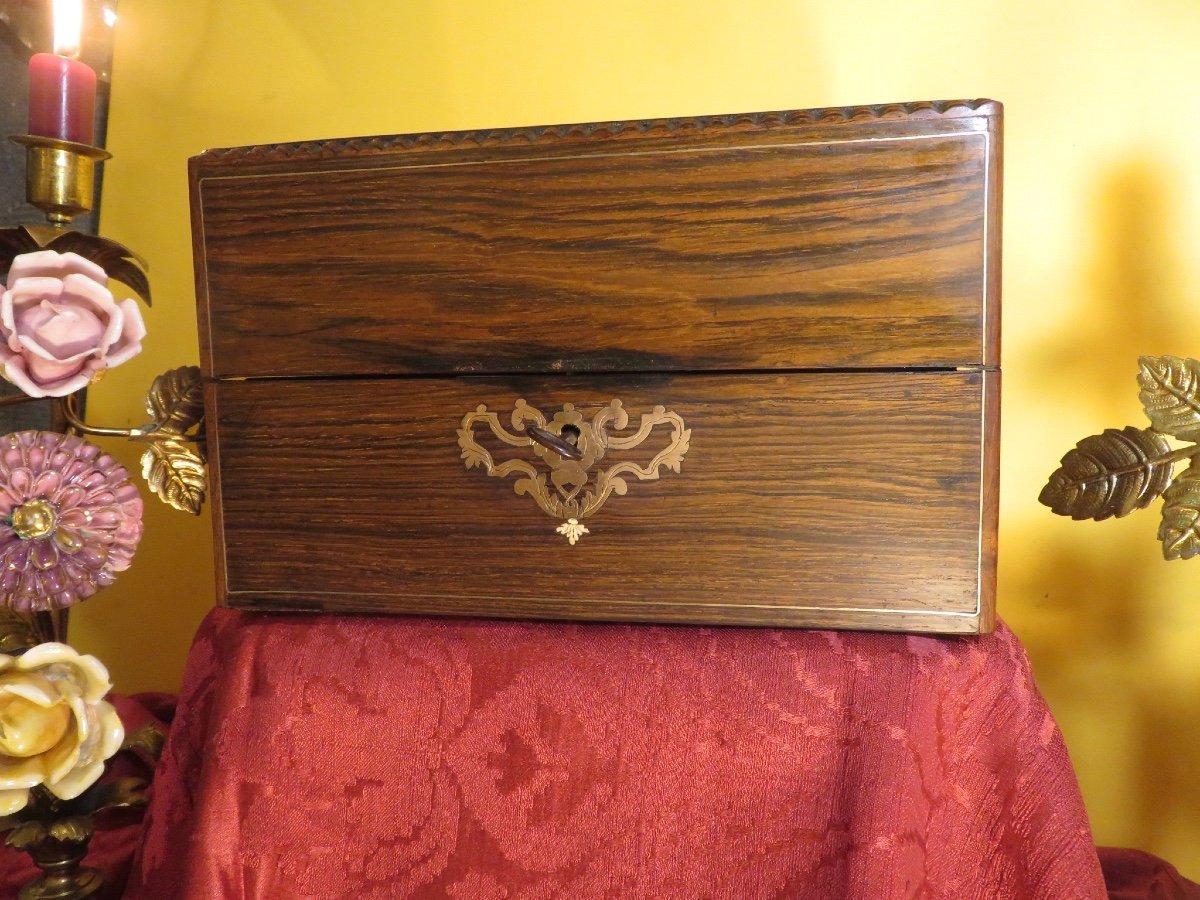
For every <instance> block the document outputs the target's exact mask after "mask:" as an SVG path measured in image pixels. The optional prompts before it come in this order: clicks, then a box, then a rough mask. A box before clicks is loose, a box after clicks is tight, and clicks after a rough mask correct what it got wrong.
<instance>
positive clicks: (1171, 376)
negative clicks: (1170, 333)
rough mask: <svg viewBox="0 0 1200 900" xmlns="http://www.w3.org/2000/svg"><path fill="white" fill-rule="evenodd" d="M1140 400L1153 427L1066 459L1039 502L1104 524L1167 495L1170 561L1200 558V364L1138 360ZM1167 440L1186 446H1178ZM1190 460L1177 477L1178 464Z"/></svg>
mask: <svg viewBox="0 0 1200 900" xmlns="http://www.w3.org/2000/svg"><path fill="white" fill-rule="evenodd" d="M1138 369H1139V371H1138V387H1139V388H1140V391H1139V394H1138V397H1139V399H1140V400H1141V403H1142V408H1143V410H1145V413H1146V416H1147V417H1148V418H1149V419H1150V427H1149V428H1137V427H1135V426H1132V425H1130V426H1126V427H1125V428H1121V429H1117V428H1109V429H1106V430H1105V431H1103V432H1102V433H1100V434H1094V435H1091V436H1089V437H1086V438H1084V439H1083V440H1081V441H1080V442H1079V443H1078V444H1076V445H1075V448H1074V449H1073V450H1071V451H1069V452H1068V453H1067V454H1066V456H1064V457H1063V458H1062V462H1061V463H1060V465H1059V468H1058V469H1056V470H1055V471H1054V473H1053V474H1052V475H1051V476H1050V480H1049V481H1048V482H1047V483H1046V486H1045V487H1044V488H1042V492H1041V494H1040V495H1039V496H1038V500H1039V501H1040V502H1041V503H1042V504H1044V505H1045V506H1048V507H1050V509H1051V510H1052V511H1054V512H1055V513H1057V514H1058V515H1060V516H1070V517H1071V518H1072V519H1094V520H1096V521H1100V520H1102V519H1108V518H1111V517H1114V516H1116V517H1120V516H1125V515H1128V514H1129V513H1131V512H1133V511H1134V510H1135V509H1142V508H1143V507H1146V506H1149V505H1150V504H1151V503H1152V502H1153V501H1154V500H1155V499H1157V498H1158V497H1160V496H1161V497H1162V498H1163V508H1162V522H1161V523H1160V525H1159V528H1158V539H1159V540H1160V541H1162V547H1163V556H1164V557H1165V558H1166V559H1191V558H1192V557H1193V556H1195V555H1197V554H1198V553H1200V460H1198V457H1200V362H1198V361H1196V360H1194V359H1181V358H1179V357H1176V356H1143V357H1141V358H1139V359H1138ZM1168 438H1174V439H1175V440H1177V441H1185V442H1187V444H1186V445H1185V446H1183V447H1174V446H1173V445H1172V444H1171V442H1170V441H1169V440H1168ZM1184 460H1188V461H1189V464H1188V467H1187V468H1186V469H1184V470H1183V471H1182V472H1180V473H1179V474H1178V475H1176V474H1175V465H1176V463H1179V462H1182V461H1184Z"/></svg>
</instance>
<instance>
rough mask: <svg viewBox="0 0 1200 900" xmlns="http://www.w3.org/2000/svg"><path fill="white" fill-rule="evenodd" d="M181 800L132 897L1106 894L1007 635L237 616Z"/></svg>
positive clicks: (1054, 740) (198, 683)
mask: <svg viewBox="0 0 1200 900" xmlns="http://www.w3.org/2000/svg"><path fill="white" fill-rule="evenodd" d="M156 789H157V791H158V792H159V793H158V798H157V799H156V802H155V804H154V806H153V807H152V809H151V819H150V821H149V823H148V833H147V837H146V843H145V845H144V848H143V857H142V860H141V866H140V869H138V870H136V871H135V875H134V883H133V885H132V886H131V889H130V891H129V893H128V894H127V896H129V897H135V898H137V897H161V896H180V897H185V898H207V897H213V896H221V897H223V898H230V900H243V898H244V900H250V898H253V900H266V898H276V897H289V898H317V897H323V898H324V897H342V896H355V897H367V898H391V897H412V898H434V897H439V898H443V897H455V898H475V900H478V898H507V897H512V898H516V897H520V898H552V897H571V898H593V897H617V898H656V900H658V898H689V900H690V898H699V897H714V898H738V900H742V898H759V897H764V898H765V897H800V898H814V900H815V898H822V900H825V898H829V897H840V898H841V897H844V898H864V900H865V898H871V900H877V898H891V897H910V896H925V897H934V898H948V900H949V898H953V900H984V898H989V900H990V898H994V897H1028V898H1046V900H1051V898H1053V900H1059V898H1062V897H1081V898H1089V897H1096V898H1101V897H1104V896H1105V892H1104V887H1103V882H1102V880H1101V875H1100V871H1099V866H1098V863H1097V857H1096V852H1095V849H1094V847H1093V846H1092V840H1091V835H1090V833H1089V830H1088V827H1087V820H1086V816H1085V814H1084V811H1083V806H1082V802H1081V800H1080V797H1079V792H1078V787H1077V785H1076V782H1075V778H1074V774H1073V772H1072V770H1071V767H1070V762H1069V760H1068V759H1067V756H1066V751H1065V749H1064V748H1063V745H1062V741H1061V738H1060V735H1059V733H1058V730H1057V728H1056V727H1055V725H1054V722H1053V720H1052V719H1051V718H1050V716H1049V713H1048V712H1047V710H1046V707H1045V704H1044V703H1043V701H1042V700H1041V698H1040V696H1039V695H1038V693H1037V690H1036V688H1035V687H1034V685H1033V681H1032V677H1031V675H1030V671H1029V666H1028V662H1027V661H1026V659H1025V657H1024V654H1023V651H1022V650H1021V648H1020V645H1019V644H1018V643H1017V642H1016V640H1015V639H1014V638H1013V637H1012V635H1011V634H1010V633H1008V632H1007V631H1006V630H1004V629H1001V630H1000V631H999V632H997V633H996V634H995V635H991V636H987V637H983V638H979V639H974V640H967V639H933V638H919V637H904V636H901V635H871V634H852V633H847V634H833V633H829V632H802V631H773V630H768V629H704V628H671V627H648V626H618V625H574V624H544V623H542V624H539V623H511V622H509V623H506V622H476V621H449V620H432V619H419V618H411V619H379V618H355V619H344V618H335V617H330V618H319V619H312V618H305V617H286V616H283V617H269V618H265V617H254V616H247V615H244V614H240V613H237V612H233V611H229V610H216V611H214V612H213V613H212V614H211V615H210V617H209V618H208V620H207V621H206V623H205V625H204V626H203V628H202V629H201V632H200V635H199V637H198V640H197V643H196V646H195V649H194V651H193V656H192V659H191V662H190V667H189V674H188V679H187V681H186V683H185V685H184V693H183V696H182V697H181V703H180V718H177V719H176V722H175V725H174V728H173V732H172V741H171V744H170V746H169V747H168V753H167V756H166V758H165V762H164V767H163V769H162V770H161V774H160V776H159V779H158V781H157V783H156ZM189 848H190V849H189Z"/></svg>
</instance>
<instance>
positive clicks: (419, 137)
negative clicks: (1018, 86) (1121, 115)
mask: <svg viewBox="0 0 1200 900" xmlns="http://www.w3.org/2000/svg"><path fill="white" fill-rule="evenodd" d="M998 107H999V104H997V103H996V102H995V101H994V100H987V99H975V100H924V101H915V102H910V103H882V104H877V105H874V106H841V107H830V108H823V109H797V110H784V111H774V112H756V113H735V114H729V115H716V116H690V117H682V118H673V119H639V120H631V121H627V122H587V123H581V124H574V125H550V126H536V127H529V128H497V129H487V130H475V131H444V132H427V133H418V134H394V135H380V136H377V137H356V138H335V139H331V140H324V141H301V142H298V143H293V144H258V145H253V146H248V147H229V148H224V149H215V150H208V151H206V152H205V153H203V154H201V156H199V157H198V158H197V159H198V160H199V162H200V163H201V164H203V163H213V162H219V163H222V164H224V163H239V164H240V163H248V162H286V161H290V160H296V161H301V160H319V159H330V158H334V157H337V158H346V157H351V156H359V155H362V156H369V155H371V154H374V153H382V152H386V151H388V150H392V149H396V148H401V149H405V150H412V149H420V148H428V149H436V148H438V147H447V146H456V145H460V144H474V145H476V146H479V147H495V146H502V145H506V144H517V145H520V144H535V143H548V142H553V141H557V140H564V139H569V138H579V137H589V136H592V135H597V136H608V137H617V136H619V135H622V134H626V133H629V132H638V133H641V134H646V133H662V134H667V135H671V134H677V133H680V132H701V131H704V130H705V129H706V128H712V127H721V128H730V127H736V126H739V125H741V126H748V127H759V128H772V127H781V126H789V125H842V124H849V123H855V122H864V121H872V120H879V121H887V120H895V119H933V118H940V117H946V118H956V117H962V116H970V115H977V114H980V113H981V112H989V111H991V108H998ZM985 108H986V109H985Z"/></svg>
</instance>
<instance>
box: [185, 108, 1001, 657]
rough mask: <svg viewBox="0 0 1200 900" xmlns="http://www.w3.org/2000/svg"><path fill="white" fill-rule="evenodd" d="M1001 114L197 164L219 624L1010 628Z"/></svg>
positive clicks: (915, 112) (740, 118)
mask: <svg viewBox="0 0 1200 900" xmlns="http://www.w3.org/2000/svg"><path fill="white" fill-rule="evenodd" d="M1000 122H1001V111H1000V106H999V104H997V103H994V102H991V101H953V102H941V103H914V104H898V105H890V106H878V107H854V108H846V109H833V110H809V111H799V112H782V113H759V114H750V115H731V116H715V117H704V118H694V119H672V120H661V121H639V122H618V123H608V124H591V125H571V126H561V127H551V128H528V129H524V128H523V129H513V130H504V131H478V132H459V133H451V134H420V135H400V136H393V137H377V138H359V139H351V140H335V141H321V142H313V143H301V144H292V145H279V146H265V147H244V148H238V149H231V150H214V151H209V152H207V153H205V154H203V155H201V156H199V157H197V158H195V159H193V160H192V164H191V184H192V209H193V226H194V236H195V260H196V278H197V289H198V296H199V309H200V331H201V335H202V338H201V343H202V368H203V371H204V375H205V378H206V390H207V394H206V401H207V404H208V405H207V412H208V428H209V455H210V461H211V466H212V475H213V481H214V488H213V496H212V504H213V510H214V521H215V524H216V530H217V555H218V570H219V590H220V594H221V599H222V602H223V603H225V604H227V605H230V606H235V607H242V608H250V609H275V610H336V611H345V612H353V611H362V612H420V613H436V614H454V615H484V616H507V617H517V616H519V617H532V618H580V619H603V620H618V621H621V620H624V621H663V622H708V623H721V624H737V625H756V624H773V625H796V626H819V627H833V628H869V629H894V630H905V631H929V632H947V633H973V632H979V631H986V630H989V629H990V628H991V627H992V624H993V588H994V579H995V540H996V492H997V448H996V442H997V421H998V410H999V399H998V398H999V379H1000V374H999V366H998V363H999V343H998V337H999V335H998V323H999V318H1000V317H999V289H1000V277H999V273H1000V253H999V250H1000V159H1001V156H1000Z"/></svg>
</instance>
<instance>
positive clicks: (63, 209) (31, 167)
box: [9, 134, 112, 226]
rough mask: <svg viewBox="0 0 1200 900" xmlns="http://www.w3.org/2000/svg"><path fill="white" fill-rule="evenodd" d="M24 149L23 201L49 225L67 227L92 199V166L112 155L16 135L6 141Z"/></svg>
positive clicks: (49, 139) (69, 143)
mask: <svg viewBox="0 0 1200 900" xmlns="http://www.w3.org/2000/svg"><path fill="white" fill-rule="evenodd" d="M9 140H11V141H13V142H14V143H17V144H22V145H24V147H25V199H26V200H28V201H29V202H30V203H31V204H33V205H34V206H36V207H37V208H38V209H40V210H41V211H42V212H44V213H45V214H46V218H47V219H49V220H50V223H51V224H53V225H63V226H65V225H68V224H70V222H71V220H72V219H73V218H75V217H76V216H78V215H79V214H81V213H85V212H89V211H90V210H91V209H92V206H93V204H94V202H95V196H96V164H97V163H101V162H103V161H104V160H106V159H111V158H112V154H111V153H109V152H108V151H107V150H102V149H101V148H99V147H93V146H91V145H90V144H78V143H76V142H74V141H63V140H59V139H58V138H52V137H41V136H39V135H34V134H19V135H13V136H12V137H10V138H9Z"/></svg>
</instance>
